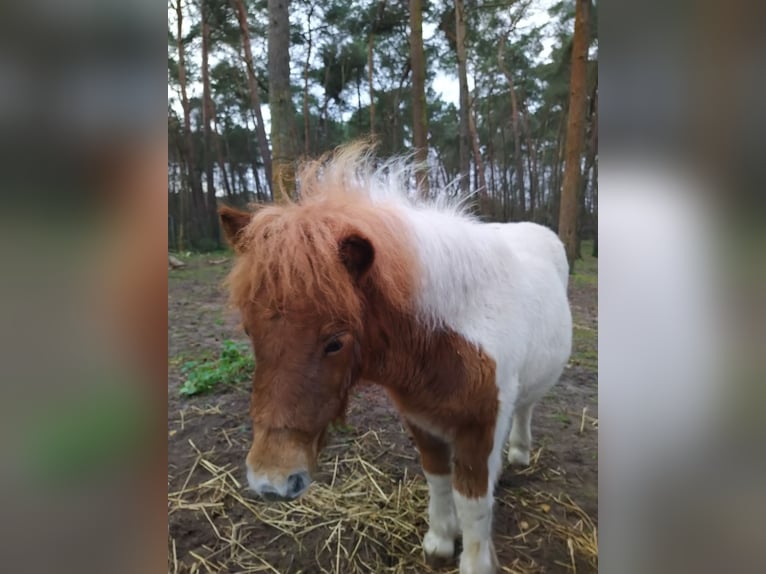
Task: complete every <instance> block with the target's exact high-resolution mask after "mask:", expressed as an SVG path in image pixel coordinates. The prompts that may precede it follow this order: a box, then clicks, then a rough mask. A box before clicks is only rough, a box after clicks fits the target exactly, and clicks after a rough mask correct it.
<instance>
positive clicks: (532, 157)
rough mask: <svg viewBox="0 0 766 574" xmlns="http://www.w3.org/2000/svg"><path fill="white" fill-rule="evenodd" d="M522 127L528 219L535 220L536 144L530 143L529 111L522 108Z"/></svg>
mask: <svg viewBox="0 0 766 574" xmlns="http://www.w3.org/2000/svg"><path fill="white" fill-rule="evenodd" d="M522 126H523V128H524V139H525V140H526V142H527V163H528V165H529V170H528V171H529V218H530V219H531V220H532V221H534V220H535V211H536V210H537V203H538V201H539V198H538V195H539V193H538V189H539V187H540V183H539V180H538V174H537V143H536V142H533V141H532V136H531V135H530V130H529V111H528V110H527V109H526V106H524V113H523V115H522Z"/></svg>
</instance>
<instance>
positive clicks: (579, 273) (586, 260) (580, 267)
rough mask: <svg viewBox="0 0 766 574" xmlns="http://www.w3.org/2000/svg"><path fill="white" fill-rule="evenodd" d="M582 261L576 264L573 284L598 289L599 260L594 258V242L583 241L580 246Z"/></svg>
mask: <svg viewBox="0 0 766 574" xmlns="http://www.w3.org/2000/svg"><path fill="white" fill-rule="evenodd" d="M580 253H582V259H576V260H575V262H574V273H572V275H571V279H572V282H573V283H574V284H575V285H578V286H582V287H596V286H597V285H598V259H597V258H596V257H593V255H592V254H593V240H592V239H590V240H588V241H583V242H582V245H581V246H580Z"/></svg>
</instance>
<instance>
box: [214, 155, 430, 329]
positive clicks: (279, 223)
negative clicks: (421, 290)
mask: <svg viewBox="0 0 766 574" xmlns="http://www.w3.org/2000/svg"><path fill="white" fill-rule="evenodd" d="M396 165H399V166H400V167H395V166H396ZM405 173H406V165H405V163H404V162H403V163H401V164H393V163H389V164H387V165H386V166H385V170H384V169H381V168H378V169H374V168H373V167H372V161H371V148H370V146H368V145H366V144H355V145H351V146H346V147H344V148H341V149H340V150H338V151H336V152H335V153H334V154H332V155H331V156H324V157H322V158H320V159H318V160H315V161H310V162H306V163H304V164H303V165H302V166H301V168H300V170H299V176H298V181H299V184H300V198H299V199H298V200H297V201H292V200H290V201H287V202H286V203H283V204H278V205H270V206H265V207H261V208H260V209H257V211H256V213H255V214H254V215H253V217H252V219H251V221H250V223H249V224H248V225H247V226H246V227H245V228H244V229H243V230H242V231H241V233H240V241H241V243H240V256H239V257H238V258H237V261H236V263H235V266H234V268H233V270H232V272H231V274H230V275H229V277H228V279H227V283H228V287H229V291H230V295H231V303H232V304H234V305H236V306H238V307H240V308H245V307H247V306H248V305H253V304H255V305H258V306H259V307H262V308H266V309H269V310H272V311H274V312H276V313H285V312H290V311H299V312H300V311H311V312H319V313H322V314H325V315H327V316H328V317H334V318H338V319H342V320H345V321H361V308H360V305H361V302H360V298H359V297H358V296H356V295H355V290H356V288H357V286H356V284H355V280H354V279H353V277H352V275H351V273H350V272H349V270H348V269H347V268H346V267H345V266H344V265H343V263H342V261H341V256H340V250H339V245H340V244H341V242H342V241H343V240H344V239H346V238H348V237H351V236H358V237H362V238H364V239H367V240H368V241H369V242H370V243H371V244H372V246H373V249H374V260H373V263H372V266H371V267H370V269H369V270H368V271H367V273H366V274H365V275H364V276H363V277H362V278H361V280H360V281H361V282H362V284H363V286H364V287H366V288H367V289H370V288H373V289H375V291H376V293H377V294H379V295H380V296H381V297H383V298H384V299H385V300H387V302H388V303H389V304H390V305H391V306H393V308H395V309H398V310H401V311H407V310H409V309H411V307H412V305H413V298H414V290H415V285H416V284H417V278H418V276H419V270H418V268H417V267H418V266H417V261H416V259H415V257H414V254H413V243H412V238H411V236H410V233H409V230H408V229H407V227H406V225H405V224H404V222H403V221H402V219H401V216H400V215H399V214H398V213H397V211H396V204H397V203H398V202H402V201H409V200H408V199H407V194H406V191H405V190H406V185H405V181H404V180H403V175H404V174H405Z"/></svg>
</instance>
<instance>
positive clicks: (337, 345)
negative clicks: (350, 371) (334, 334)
mask: <svg viewBox="0 0 766 574" xmlns="http://www.w3.org/2000/svg"><path fill="white" fill-rule="evenodd" d="M342 348H343V343H341V342H340V340H339V339H333V340H332V341H330V342H329V343H327V346H326V347H325V348H324V354H325V355H332V354H334V353H337V352H338V351H340V350H341V349H342Z"/></svg>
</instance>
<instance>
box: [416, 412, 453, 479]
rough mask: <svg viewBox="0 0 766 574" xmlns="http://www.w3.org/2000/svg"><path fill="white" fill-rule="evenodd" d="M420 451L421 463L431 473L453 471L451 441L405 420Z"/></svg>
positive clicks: (441, 473)
mask: <svg viewBox="0 0 766 574" xmlns="http://www.w3.org/2000/svg"><path fill="white" fill-rule="evenodd" d="M405 424H406V426H407V430H409V431H410V434H411V435H412V438H413V439H414V440H415V445H416V446H417V448H418V452H419V453H420V464H421V466H422V467H423V470H425V471H426V472H427V473H429V474H438V475H445V474H450V473H451V472H452V465H451V461H452V448H451V447H450V445H449V443H448V442H447V441H445V440H443V439H441V438H439V437H437V436H434V435H433V434H431V433H429V432H427V431H425V430H423V429H421V428H420V427H419V426H417V425H416V424H413V423H412V422H410V421H407V420H405Z"/></svg>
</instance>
